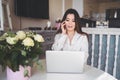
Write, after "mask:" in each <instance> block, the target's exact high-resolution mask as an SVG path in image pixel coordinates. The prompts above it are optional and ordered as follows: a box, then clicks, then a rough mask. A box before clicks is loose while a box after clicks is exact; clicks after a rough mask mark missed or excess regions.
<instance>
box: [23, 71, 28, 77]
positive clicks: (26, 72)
mask: <svg viewBox="0 0 120 80" xmlns="http://www.w3.org/2000/svg"><path fill="white" fill-rule="evenodd" d="M28 74H29V71H28V70H27V69H26V70H24V77H29V75H28Z"/></svg>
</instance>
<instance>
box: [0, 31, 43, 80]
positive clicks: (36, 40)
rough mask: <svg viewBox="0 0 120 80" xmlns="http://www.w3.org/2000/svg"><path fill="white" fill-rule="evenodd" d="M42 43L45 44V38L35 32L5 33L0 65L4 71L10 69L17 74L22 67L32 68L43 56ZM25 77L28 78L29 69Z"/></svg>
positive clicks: (0, 49) (0, 51)
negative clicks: (41, 55)
mask: <svg viewBox="0 0 120 80" xmlns="http://www.w3.org/2000/svg"><path fill="white" fill-rule="evenodd" d="M42 42H44V39H43V37H42V36H41V35H40V34H37V33H34V32H30V31H29V32H25V31H17V32H5V33H4V34H3V35H1V36H0V65H1V66H2V69H3V70H5V69H6V67H8V68H9V69H11V71H13V72H17V71H19V70H20V67H21V66H22V67H23V68H25V67H27V66H30V67H32V66H33V63H34V62H37V61H38V60H39V56H40V54H42V48H41V43H42ZM7 74H8V72H7ZM24 76H28V70H27V69H26V70H24ZM9 80H10V79H9ZM16 80H18V79H16Z"/></svg>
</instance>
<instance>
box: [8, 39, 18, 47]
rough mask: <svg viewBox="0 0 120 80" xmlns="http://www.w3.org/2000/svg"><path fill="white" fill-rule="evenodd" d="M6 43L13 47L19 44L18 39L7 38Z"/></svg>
mask: <svg viewBox="0 0 120 80" xmlns="http://www.w3.org/2000/svg"><path fill="white" fill-rule="evenodd" d="M6 41H7V43H9V44H11V45H13V44H16V43H17V41H18V39H17V38H16V37H7V38H6Z"/></svg>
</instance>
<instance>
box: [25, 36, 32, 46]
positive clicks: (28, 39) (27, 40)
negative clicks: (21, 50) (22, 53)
mask: <svg viewBox="0 0 120 80" xmlns="http://www.w3.org/2000/svg"><path fill="white" fill-rule="evenodd" d="M23 45H24V46H32V47H33V46H34V41H33V40H32V39H31V38H29V37H27V38H25V39H24V40H23Z"/></svg>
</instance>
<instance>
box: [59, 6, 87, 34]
mask: <svg viewBox="0 0 120 80" xmlns="http://www.w3.org/2000/svg"><path fill="white" fill-rule="evenodd" d="M68 14H73V15H74V16H75V31H77V32H78V33H80V34H86V33H85V32H83V31H82V29H81V28H82V27H81V24H80V16H79V14H78V12H77V11H76V10H75V9H72V8H70V9H68V10H66V12H65V14H64V16H63V18H62V21H61V22H63V21H65V19H66V17H67V15H68ZM57 33H62V30H61V26H60V28H59V30H58V31H57Z"/></svg>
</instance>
